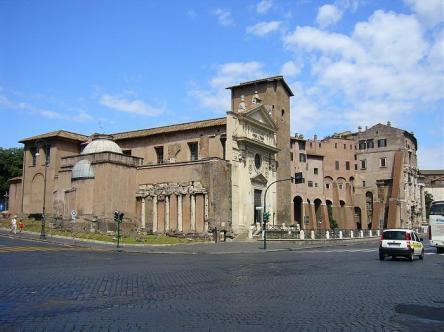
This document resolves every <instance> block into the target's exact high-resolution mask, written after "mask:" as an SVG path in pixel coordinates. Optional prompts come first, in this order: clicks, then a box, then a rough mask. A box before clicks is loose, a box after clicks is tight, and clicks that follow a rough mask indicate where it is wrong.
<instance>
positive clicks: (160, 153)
mask: <svg viewBox="0 0 444 332" xmlns="http://www.w3.org/2000/svg"><path fill="white" fill-rule="evenodd" d="M154 150H155V151H156V159H157V160H156V161H157V163H158V164H163V146H156V147H155V148H154Z"/></svg>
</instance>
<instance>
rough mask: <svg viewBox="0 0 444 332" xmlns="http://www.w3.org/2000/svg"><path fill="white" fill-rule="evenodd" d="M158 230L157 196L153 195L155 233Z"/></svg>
mask: <svg viewBox="0 0 444 332" xmlns="http://www.w3.org/2000/svg"><path fill="white" fill-rule="evenodd" d="M156 232H157V196H154V197H153V233H156Z"/></svg>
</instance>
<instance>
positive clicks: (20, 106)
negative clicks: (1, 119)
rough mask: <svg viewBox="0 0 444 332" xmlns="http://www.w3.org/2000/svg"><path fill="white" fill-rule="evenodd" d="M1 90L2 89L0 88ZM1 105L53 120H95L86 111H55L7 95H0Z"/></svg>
mask: <svg viewBox="0 0 444 332" xmlns="http://www.w3.org/2000/svg"><path fill="white" fill-rule="evenodd" d="M0 91H1V90H0ZM20 94H21V95H22V96H25V94H23V93H20ZM0 106H2V107H4V108H6V109H10V110H22V111H26V112H29V113H32V114H36V115H39V116H43V117H45V118H47V119H53V120H69V121H75V122H86V121H91V120H93V117H92V116H91V115H89V114H88V113H87V112H85V111H81V112H79V113H78V114H74V115H72V114H70V113H71V112H70V113H60V112H55V111H51V110H47V109H44V108H41V107H37V106H34V105H33V104H30V103H27V102H16V101H12V100H11V99H9V98H8V97H7V96H5V95H0Z"/></svg>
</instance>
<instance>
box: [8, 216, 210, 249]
mask: <svg viewBox="0 0 444 332" xmlns="http://www.w3.org/2000/svg"><path fill="white" fill-rule="evenodd" d="M24 224H25V228H24V230H25V231H30V232H37V233H39V232H40V230H41V227H42V223H41V222H40V221H36V220H25V221H24ZM0 227H2V228H10V227H11V222H10V221H9V220H2V221H0ZM46 234H48V235H60V236H67V237H74V238H79V239H88V240H97V241H105V242H111V243H115V242H117V239H116V237H115V236H114V235H109V234H101V233H83V232H71V231H68V230H60V229H52V228H49V227H46ZM207 241H208V239H205V238H186V237H175V236H168V235H161V234H159V235H144V234H139V235H137V236H128V235H121V237H120V243H122V244H124V243H127V244H181V243H195V242H207Z"/></svg>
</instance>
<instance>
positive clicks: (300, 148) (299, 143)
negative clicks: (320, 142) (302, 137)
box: [298, 142, 311, 150]
mask: <svg viewBox="0 0 444 332" xmlns="http://www.w3.org/2000/svg"><path fill="white" fill-rule="evenodd" d="M298 145H299V150H305V142H298ZM310 146H311V145H310Z"/></svg>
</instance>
